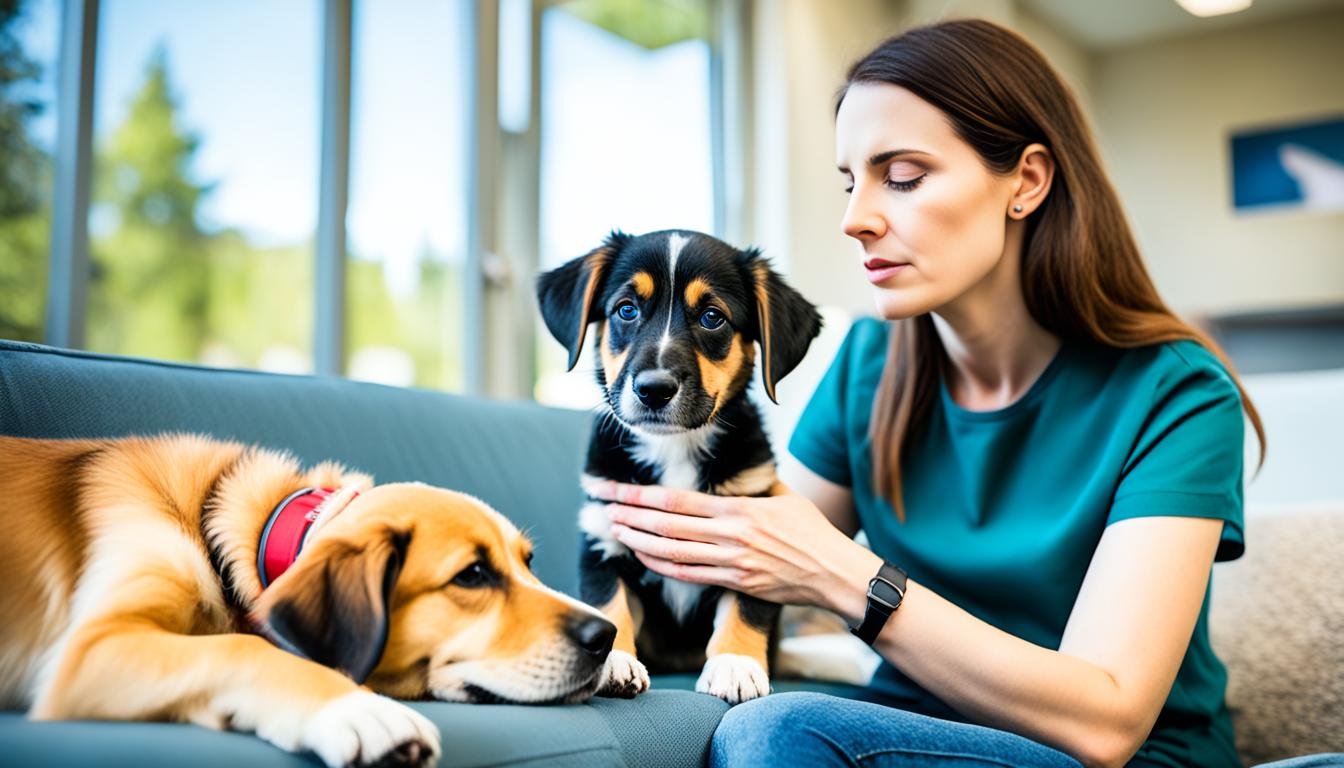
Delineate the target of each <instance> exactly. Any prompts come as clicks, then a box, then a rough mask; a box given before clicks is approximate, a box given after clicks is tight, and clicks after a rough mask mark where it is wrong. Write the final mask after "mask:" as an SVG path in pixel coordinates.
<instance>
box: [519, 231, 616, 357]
mask: <svg viewBox="0 0 1344 768" xmlns="http://www.w3.org/2000/svg"><path fill="white" fill-rule="evenodd" d="M631 239H632V238H631V237H630V235H627V234H625V233H624V232H621V231H619V230H614V231H612V233H611V234H610V235H608V236H607V239H606V240H605V241H603V243H602V245H600V246H598V247H597V248H594V249H593V250H591V251H589V252H588V253H586V254H584V255H583V256H580V257H578V258H576V259H571V260H570V261H568V262H566V263H565V264H564V265H562V266H560V267H557V268H555V269H553V270H551V271H550V272H545V273H543V274H542V275H541V276H540V277H538V278H537V303H538V304H539V305H540V307H541V317H542V319H543V320H545V321H546V328H547V329H548V330H549V331H550V332H551V335H552V336H554V337H555V340H556V341H558V342H560V343H561V344H563V345H564V346H565V348H566V349H567V350H569V368H568V370H573V369H574V365H575V364H576V363H578V362H579V353H580V352H582V351H583V337H584V335H585V334H586V333H587V332H588V324H589V323H591V322H593V321H594V320H596V319H598V318H597V317H594V315H593V302H594V301H596V300H597V297H599V296H601V295H602V283H603V281H604V280H605V279H606V275H607V270H608V268H609V267H610V266H611V263H612V262H613V261H615V259H616V256H617V254H619V253H620V252H621V249H622V248H624V247H625V245H626V244H627V243H629V242H630V240H631Z"/></svg>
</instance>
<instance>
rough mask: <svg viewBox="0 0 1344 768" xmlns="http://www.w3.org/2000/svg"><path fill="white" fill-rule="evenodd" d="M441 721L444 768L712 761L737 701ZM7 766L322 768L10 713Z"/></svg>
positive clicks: (258, 752) (155, 734)
mask: <svg viewBox="0 0 1344 768" xmlns="http://www.w3.org/2000/svg"><path fill="white" fill-rule="evenodd" d="M412 706H414V707H415V708H416V709H418V710H420V711H421V712H423V713H424V714H425V715H426V716H428V717H429V719H431V720H433V721H434V722H435V723H436V724H437V725H438V726H439V732H440V734H441V736H442V739H443V742H442V743H443V757H442V758H441V759H440V760H439V765H440V766H441V767H442V768H477V767H479V766H492V765H510V766H543V765H544V766H548V767H549V766H557V767H559V768H565V767H567V766H572V767H573V768H580V767H586V766H622V765H639V766H649V767H650V768H675V767H677V766H701V765H704V763H705V759H706V756H707V750H708V748H709V739H710V736H711V735H712V734H713V733H714V728H715V727H716V726H717V725H718V722H719V718H721V717H722V716H723V713H724V712H725V711H726V710H727V708H728V705H726V704H724V703H723V702H722V701H719V700H718V699H716V698H714V697H712V696H704V695H701V694H697V693H691V692H688V691H677V690H658V691H650V692H648V693H647V694H645V695H643V696H640V697H638V698H636V699H634V700H631V701H625V700H618V699H595V700H594V701H593V702H592V703H591V704H587V705H581V706H565V707H522V706H504V705H472V704H446V703H443V702H415V703H414V704H412ZM0 745H2V746H0V750H2V751H3V756H4V757H3V760H2V761H0V762H3V763H4V764H5V765H61V766H72V767H73V766H82V765H89V766H94V765H96V766H99V767H100V768H120V767H121V766H125V767H126V768H132V767H133V766H134V767H136V768H139V767H140V766H145V767H146V768H149V767H150V766H179V765H185V764H189V765H191V766H192V768H214V767H215V766H219V768H226V767H227V768H232V767H233V766H240V765H245V766H248V767H249V768H272V767H274V768H282V767H283V766H316V765H321V761H319V760H318V759H317V758H316V757H315V756H313V755H311V754H303V755H295V754H290V753H287V752H283V751H281V750H279V749H276V748H275V747H272V746H271V745H270V744H267V743H266V742H264V741H262V740H261V739H258V738H255V737H253V736H249V735H245V734H240V733H223V732H218V731H208V730H206V729H204V728H200V727H197V726H194V725H175V724H168V723H96V722H71V723H29V722H28V721H27V720H25V719H24V717H23V715H21V714H19V713H0Z"/></svg>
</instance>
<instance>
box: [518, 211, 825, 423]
mask: <svg viewBox="0 0 1344 768" xmlns="http://www.w3.org/2000/svg"><path fill="white" fill-rule="evenodd" d="M537 296H538V300H539V303H540V306H541V313H542V317H543V318H544V319H545V320H546V327H547V328H549V329H550V331H551V334H552V335H554V336H555V338H556V339H557V340H558V341H559V342H560V343H561V344H564V345H565V347H566V348H567V349H568V350H569V367H570V368H573V367H574V364H575V363H576V362H577V361H578V358H579V351H580V350H581V349H582V347H583V339H584V336H585V334H586V332H587V330H588V326H589V325H590V324H592V323H597V339H596V347H597V351H598V357H599V359H600V361H601V362H600V365H599V366H598V369H597V380H598V383H599V384H601V385H602V388H603V391H604V392H605V394H606V398H607V403H608V404H609V405H610V406H611V408H612V410H613V412H614V413H615V414H616V416H617V418H619V419H620V420H621V421H622V422H623V423H624V424H626V425H628V426H631V427H634V428H635V429H637V430H640V431H643V432H647V433H651V434H670V433H678V432H683V431H685V430H690V429H697V428H699V427H703V426H705V425H707V424H711V423H712V422H713V421H714V417H715V416H716V415H717V414H718V412H719V409H720V408H722V407H723V405H724V404H725V403H727V402H728V401H730V400H731V399H733V398H734V397H736V396H737V395H739V394H741V393H742V391H743V390H744V389H745V388H746V386H747V382H748V381H749V379H750V378H751V369H752V365H753V363H754V362H755V359H756V353H755V345H759V347H760V349H761V377H762V381H763V383H764V384H765V391H766V394H767V395H769V397H770V399H771V400H774V399H775V384H776V382H778V381H779V380H780V379H782V378H783V377H784V376H785V375H786V374H788V372H789V371H791V370H793V369H794V367H795V366H797V365H798V363H799V361H801V360H802V359H803V355H804V354H806V352H807V348H808V345H810V344H811V343H812V339H813V338H815V337H816V335H817V333H819V332H820V330H821V318H820V316H819V315H818V314H817V311H816V308H815V307H814V306H812V304H810V303H809V302H808V301H807V300H806V299H804V298H803V297H802V296H801V295H799V294H798V292H797V291H795V290H793V289H792V288H790V287H789V286H788V285H787V284H785V282H784V280H783V279H782V278H780V276H779V275H778V274H776V273H775V272H774V271H773V270H772V269H770V265H769V263H768V262H767V261H766V260H765V259H764V258H762V257H761V255H760V252H759V251H756V250H745V251H744V250H739V249H737V248H734V247H732V246H731V245H728V244H727V243H725V242H723V241H721V240H718V239H716V238H713V237H710V236H709V235H704V234H700V233H698V232H688V231H685V230H672V231H666V232H653V233H650V234H647V235H641V236H638V237H635V236H631V235H627V234H624V233H621V232H613V233H612V234H611V236H609V237H608V238H607V239H606V241H605V242H603V243H602V245H601V246H599V247H598V248H596V249H594V250H593V251H591V252H590V253H588V254H585V255H584V256H580V257H578V258H576V259H574V260H572V261H570V262H569V263H567V264H565V265H563V266H561V267H559V268H557V269H555V270H552V271H550V272H547V273H545V274H543V275H542V276H541V277H540V279H539V280H538V282H537Z"/></svg>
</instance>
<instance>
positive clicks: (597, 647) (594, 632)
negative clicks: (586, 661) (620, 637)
mask: <svg viewBox="0 0 1344 768" xmlns="http://www.w3.org/2000/svg"><path fill="white" fill-rule="evenodd" d="M565 634H566V635H569V639H570V640H573V641H574V644H575V645H577V646H579V647H580V648H582V649H583V650H585V651H587V652H589V653H591V654H593V655H594V656H602V657H606V655H607V654H608V653H609V652H610V651H611V644H612V642H613V641H615V640H616V625H615V624H612V623H611V622H610V621H607V620H606V619H604V618H601V617H600V616H591V615H589V614H586V613H579V614H573V615H571V616H570V617H569V619H568V620H567V621H566V622H565Z"/></svg>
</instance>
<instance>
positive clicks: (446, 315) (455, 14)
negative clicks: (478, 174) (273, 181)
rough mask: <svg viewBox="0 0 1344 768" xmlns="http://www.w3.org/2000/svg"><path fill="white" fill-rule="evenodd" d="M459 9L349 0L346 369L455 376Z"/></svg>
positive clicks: (357, 373)
mask: <svg viewBox="0 0 1344 768" xmlns="http://www.w3.org/2000/svg"><path fill="white" fill-rule="evenodd" d="M464 10H465V7H464V5H462V4H458V3H442V2H434V1H432V0H425V1H423V2H415V3H406V2H402V3H386V2H374V1H372V0H363V2H360V3H357V4H356V6H355V18H354V31H353V47H354V51H353V60H352V61H353V63H352V75H351V77H352V80H353V86H352V91H353V93H352V107H351V110H352V126H351V133H350V136H351V163H350V204H349V209H348V212H347V215H346V225H347V231H348V239H347V242H348V251H349V253H348V257H347V262H346V302H345V306H346V313H347V329H346V339H347V347H348V348H347V358H346V372H347V374H348V375H350V376H351V377H352V378H357V379H365V380H372V381H379V382H382V383H385V384H397V385H403V386H405V385H418V386H423V387H432V388H435V389H451V390H460V389H461V388H462V384H463V375H462V373H463V371H462V362H463V355H462V339H463V334H464V328H463V320H464V317H463V308H462V300H461V298H462V295H463V294H462V269H463V264H464V262H465V254H466V247H467V240H466V232H467V205H466V196H467V177H468V174H467V162H466V142H467V134H466V131H467V128H468V122H469V121H468V119H467V118H466V115H467V114H468V108H467V93H468V85H469V83H468V82H467V79H466V73H467V72H469V71H470V68H469V67H468V66H466V62H465V61H464V59H463V53H464V51H466V50H469V46H468V45H467V43H468V42H469V40H468V39H467V37H468V34H469V28H468V22H469V19H468V17H467V15H466V14H465V12H464ZM472 332H476V331H474V330H473V331H472Z"/></svg>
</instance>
